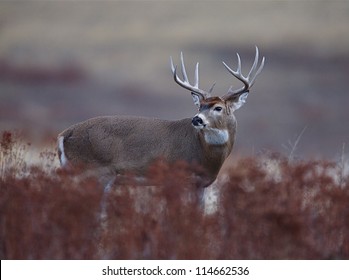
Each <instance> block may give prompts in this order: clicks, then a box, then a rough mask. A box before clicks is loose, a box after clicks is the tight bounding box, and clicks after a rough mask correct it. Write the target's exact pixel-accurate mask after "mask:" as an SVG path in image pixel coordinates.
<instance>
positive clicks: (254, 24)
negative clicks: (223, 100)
mask: <svg viewBox="0 0 349 280" xmlns="http://www.w3.org/2000/svg"><path fill="white" fill-rule="evenodd" d="M348 26H349V4H348V2H347V1H206V2H200V1H185V2H184V1H183V2H182V1H180V2H177V1H115V2H114V1H110V2H109V1H108V2H100V1H95V2H94V1H86V2H83V1H78V2H61V1H52V2H51V1H50V2H45V1H25V2H11V1H8V2H1V3H0V41H1V44H0V130H4V129H10V130H12V129H14V128H19V129H25V130H26V131H27V132H28V131H29V132H30V134H31V136H33V135H34V136H35V137H36V138H38V137H39V136H40V135H41V134H44V135H46V134H51V135H56V134H57V133H58V132H59V131H60V130H62V129H63V128H65V127H67V126H68V125H71V124H72V123H74V122H77V121H81V120H84V119H86V118H90V117H94V116H97V115H110V114H131V115H146V116H156V117H161V118H166V119H178V118H183V117H188V116H192V115H193V114H194V113H195V107H194V106H193V104H192V100H191V97H190V96H189V93H188V92H186V91H185V90H183V89H181V88H179V87H178V85H176V84H175V83H174V82H173V80H172V75H171V74H170V70H169V57H170V56H173V57H174V59H175V61H178V60H179V53H180V51H183V52H184V54H185V58H186V61H187V67H188V68H189V69H191V70H192V71H193V67H194V63H195V62H196V61H200V67H201V85H202V87H203V88H209V87H210V86H211V84H212V83H213V82H214V81H216V82H217V86H216V90H215V93H216V94H218V95H222V94H225V93H226V91H227V89H228V88H229V86H230V85H231V84H233V85H234V86H239V85H238V83H237V82H236V81H235V80H234V79H233V78H232V77H231V76H230V75H229V74H228V73H227V71H226V70H225V69H224V67H223V65H222V64H221V61H222V60H224V61H226V62H227V63H228V64H229V65H232V67H233V66H235V65H236V55H235V53H236V52H239V53H240V54H241V56H242V59H243V69H245V71H246V70H247V69H248V67H249V66H250V65H251V61H252V59H253V55H254V46H255V45H257V46H258V47H259V48H260V51H261V53H262V54H263V55H264V56H266V67H265V69H264V71H263V73H262V74H261V75H260V77H258V79H257V82H256V84H255V86H254V88H253V90H252V93H251V95H250V97H249V100H248V103H247V104H246V106H244V107H243V108H242V109H241V110H240V111H239V112H237V118H238V122H239V131H238V137H237V145H236V147H235V151H234V153H236V154H243V155H249V156H253V155H255V154H258V153H259V152H260V151H263V150H273V151H278V152H282V153H288V152H289V151H287V150H285V149H284V148H283V145H284V144H287V143H288V141H294V139H295V138H296V137H297V135H298V134H299V133H300V132H301V131H302V129H303V128H304V127H307V129H306V131H305V133H304V135H303V137H302V139H301V142H300V145H299V146H298V150H297V155H298V156H302V157H309V156H310V157H315V158H329V159H334V158H336V157H338V156H339V155H340V152H341V147H342V144H343V143H348V142H349V141H348V140H349V127H348V125H347V121H348V119H349V110H348V109H347V107H348V104H349V94H348V90H347V89H348V86H349V84H348V74H349V36H347V28H348ZM190 74H191V73H190Z"/></svg>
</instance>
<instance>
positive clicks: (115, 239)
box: [0, 132, 349, 259]
mask: <svg viewBox="0 0 349 280" xmlns="http://www.w3.org/2000/svg"><path fill="white" fill-rule="evenodd" d="M19 143H20V142H19V141H18V139H14V136H13V134H12V133H11V132H4V133H3V134H2V135H1V150H0V157H1V158H0V172H1V173H0V257H1V259H347V258H348V257H349V207H348V201H349V180H348V177H347V175H346V172H344V171H343V170H344V166H343V164H344V161H342V162H340V163H333V162H324V161H298V162H294V161H293V162H290V161H288V160H287V159H286V158H283V157H280V156H268V157H266V156H263V157H257V158H243V159H240V160H237V162H236V164H235V166H234V167H231V169H230V170H229V173H228V175H229V177H230V180H229V182H227V183H225V184H223V185H222V186H220V187H219V190H220V192H219V194H220V197H219V199H220V200H219V207H218V209H217V211H216V212H214V213H211V214H209V215H207V214H205V213H204V211H203V206H202V191H201V190H200V189H198V187H197V183H198V182H197V180H199V179H198V178H200V176H197V177H193V176H190V174H192V171H193V170H192V169H191V167H190V166H188V165H187V164H185V163H176V164H174V165H168V164H164V163H160V162H158V163H156V164H154V165H153V166H152V167H150V168H149V174H148V176H147V177H146V178H145V179H142V180H139V178H135V177H134V176H132V175H127V176H124V177H122V178H119V179H118V180H117V181H116V183H115V184H114V186H113V187H112V188H111V189H110V190H109V192H108V193H104V192H103V187H102V186H100V185H99V184H98V182H97V181H96V180H93V179H92V178H84V179H81V178H80V179H77V176H74V174H72V173H69V174H68V173H66V172H63V171H61V170H59V169H55V168H51V171H49V170H50V169H49V168H47V166H46V168H43V167H38V166H36V167H35V166H28V165H27V164H26V163H25V161H24V160H23V153H24V151H25V149H28V148H30V147H29V146H28V145H21V144H19ZM42 156H43V157H46V162H50V161H53V158H52V153H44V154H43V155H42ZM46 165H47V164H46ZM195 172H196V173H197V172H199V170H198V169H197V168H196V169H195Z"/></svg>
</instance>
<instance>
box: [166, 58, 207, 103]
mask: <svg viewBox="0 0 349 280" xmlns="http://www.w3.org/2000/svg"><path fill="white" fill-rule="evenodd" d="M170 60H171V70H172V73H173V78H174V80H175V82H176V83H177V84H179V85H180V86H181V87H183V88H185V89H188V90H190V91H191V92H193V93H197V94H199V95H201V96H202V98H203V99H206V98H208V97H210V93H209V92H207V91H204V90H202V89H200V88H199V63H197V64H196V67H195V81H194V85H191V84H190V82H189V79H188V75H187V72H186V69H185V65H184V57H183V53H182V52H181V70H182V75H183V80H181V79H180V78H179V77H178V75H177V67H176V66H174V64H173V60H172V57H170Z"/></svg>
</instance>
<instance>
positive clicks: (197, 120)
mask: <svg viewBox="0 0 349 280" xmlns="http://www.w3.org/2000/svg"><path fill="white" fill-rule="evenodd" d="M191 123H192V124H193V125H194V126H200V125H203V124H204V122H203V121H202V118H200V117H198V116H195V117H194V118H193V119H192V121H191Z"/></svg>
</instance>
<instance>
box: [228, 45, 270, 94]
mask: <svg viewBox="0 0 349 280" xmlns="http://www.w3.org/2000/svg"><path fill="white" fill-rule="evenodd" d="M236 55H237V57H238V68H237V70H236V71H234V70H232V69H231V68H230V67H229V66H228V65H227V64H226V63H225V62H224V61H223V64H224V66H225V68H227V70H228V71H229V72H230V73H231V74H232V75H233V76H234V77H236V78H237V79H238V80H240V81H241V82H243V83H244V86H243V87H242V88H240V89H237V90H233V89H232V87H230V89H229V90H228V93H227V94H226V95H224V96H223V99H230V98H232V97H235V96H237V95H240V94H242V93H244V92H248V91H249V90H250V88H251V87H252V86H253V84H254V82H255V80H256V77H257V76H258V75H259V73H260V72H261V71H262V69H263V66H264V61H265V57H263V58H262V62H261V64H260V66H259V67H258V69H257V70H256V68H257V65H258V59H259V52H258V48H257V46H256V56H255V59H254V62H253V65H252V68H251V70H250V72H249V73H248V75H247V77H244V76H243V75H242V73H241V59H240V55H239V54H238V53H237V54H236Z"/></svg>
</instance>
